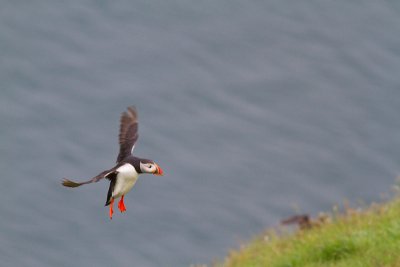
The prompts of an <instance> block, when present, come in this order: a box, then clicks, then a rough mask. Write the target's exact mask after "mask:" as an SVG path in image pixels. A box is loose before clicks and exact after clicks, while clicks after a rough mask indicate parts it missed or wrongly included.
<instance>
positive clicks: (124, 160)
mask: <svg viewBox="0 0 400 267" xmlns="http://www.w3.org/2000/svg"><path fill="white" fill-rule="evenodd" d="M138 137H139V135H138V116H137V111H136V108H135V107H134V106H131V107H128V109H127V111H125V112H123V113H122V115H121V123H120V130H119V154H118V157H117V163H116V165H115V166H114V167H112V168H111V169H108V170H105V171H103V172H101V173H100V174H98V175H97V176H95V177H93V178H92V179H90V180H88V181H85V182H74V181H71V180H69V179H66V178H64V179H63V180H62V185H64V186H66V187H78V186H81V185H84V184H90V183H95V182H98V181H100V180H101V179H103V178H106V179H108V180H109V181H110V187H109V189H108V193H107V201H106V205H105V206H110V213H109V214H110V219H112V216H113V213H114V210H113V206H114V200H116V199H118V198H119V199H120V200H119V202H118V209H119V210H120V211H121V212H125V211H126V208H125V204H124V196H125V194H126V193H128V192H129V191H130V190H131V189H132V187H133V186H134V185H135V183H136V181H137V179H138V177H139V174H142V173H150V174H154V175H163V170H162V169H161V168H160V166H158V165H157V164H156V163H155V162H154V161H153V160H149V159H142V158H138V157H135V156H133V155H132V153H133V149H134V148H135V143H136V141H137V139H138Z"/></svg>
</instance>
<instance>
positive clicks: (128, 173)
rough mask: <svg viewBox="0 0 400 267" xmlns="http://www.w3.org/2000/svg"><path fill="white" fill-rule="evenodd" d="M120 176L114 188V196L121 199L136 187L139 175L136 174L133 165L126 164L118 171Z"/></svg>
mask: <svg viewBox="0 0 400 267" xmlns="http://www.w3.org/2000/svg"><path fill="white" fill-rule="evenodd" d="M117 172H118V175H117V177H116V179H117V181H116V183H115V186H114V190H113V193H112V196H113V197H114V198H119V197H121V196H122V195H125V194H126V193H128V192H129V191H130V190H131V189H132V187H133V186H134V185H135V183H136V181H137V179H138V177H139V174H138V173H137V172H136V170H135V168H134V167H133V166H132V165H131V164H128V163H126V164H124V165H122V166H121V167H119V168H118V169H117Z"/></svg>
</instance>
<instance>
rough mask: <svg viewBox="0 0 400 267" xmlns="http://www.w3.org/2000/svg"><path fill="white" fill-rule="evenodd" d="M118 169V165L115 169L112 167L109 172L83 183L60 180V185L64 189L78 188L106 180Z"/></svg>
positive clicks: (106, 171) (65, 179)
mask: <svg viewBox="0 0 400 267" xmlns="http://www.w3.org/2000/svg"><path fill="white" fill-rule="evenodd" d="M119 167H120V165H119V164H118V165H116V166H115V167H113V168H111V169H109V170H105V171H103V172H101V173H100V174H98V175H96V176H95V177H93V178H92V179H90V180H88V181H85V182H80V183H77V182H74V181H71V180H69V179H67V178H64V179H63V180H62V185H63V186H66V187H78V186H81V185H84V184H91V183H96V182H98V181H100V180H101V179H103V178H106V177H107V176H108V175H110V174H111V173H114V172H115V171H116V170H117V169H118V168H119Z"/></svg>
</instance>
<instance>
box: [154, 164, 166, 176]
mask: <svg viewBox="0 0 400 267" xmlns="http://www.w3.org/2000/svg"><path fill="white" fill-rule="evenodd" d="M155 165H156V168H157V170H156V172H155V173H154V175H157V176H163V175H164V172H163V170H162V169H161V167H160V166H158V165H157V164H155Z"/></svg>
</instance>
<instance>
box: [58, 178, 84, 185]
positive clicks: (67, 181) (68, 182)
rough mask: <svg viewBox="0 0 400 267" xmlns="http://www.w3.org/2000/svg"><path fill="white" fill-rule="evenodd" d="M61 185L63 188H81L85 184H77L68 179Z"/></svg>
mask: <svg viewBox="0 0 400 267" xmlns="http://www.w3.org/2000/svg"><path fill="white" fill-rule="evenodd" d="M61 183H62V185H63V186H66V187H78V186H81V185H83V184H84V183H77V182H74V181H71V180H69V179H67V178H64V179H63V180H62V182H61Z"/></svg>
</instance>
